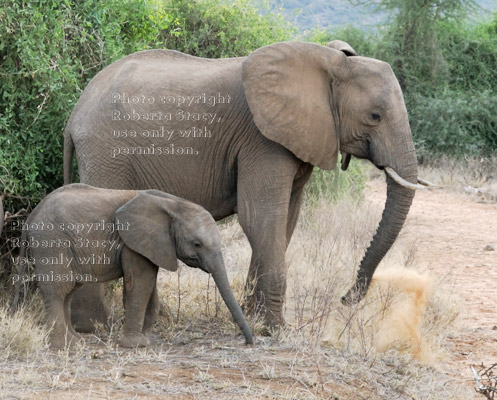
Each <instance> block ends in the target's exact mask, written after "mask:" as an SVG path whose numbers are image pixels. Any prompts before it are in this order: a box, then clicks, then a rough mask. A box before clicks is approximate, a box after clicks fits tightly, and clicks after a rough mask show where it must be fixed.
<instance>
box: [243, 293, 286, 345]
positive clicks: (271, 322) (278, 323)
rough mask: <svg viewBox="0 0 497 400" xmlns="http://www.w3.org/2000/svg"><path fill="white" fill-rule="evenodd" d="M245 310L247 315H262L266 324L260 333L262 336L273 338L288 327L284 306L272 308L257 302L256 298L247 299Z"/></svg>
mask: <svg viewBox="0 0 497 400" xmlns="http://www.w3.org/2000/svg"><path fill="white" fill-rule="evenodd" d="M243 310H244V312H245V313H246V314H250V315H260V316H261V317H262V319H263V323H264V326H263V328H262V331H261V332H260V334H261V335H262V336H273V335H274V334H275V333H276V332H277V331H278V330H279V329H281V328H283V327H284V326H285V325H286V323H285V318H284V317H283V312H282V306H281V307H280V306H277V307H270V306H268V305H266V304H264V303H262V302H260V301H257V299H256V297H255V296H250V297H247V298H246V300H245V304H244V306H243ZM276 310H277V311H276Z"/></svg>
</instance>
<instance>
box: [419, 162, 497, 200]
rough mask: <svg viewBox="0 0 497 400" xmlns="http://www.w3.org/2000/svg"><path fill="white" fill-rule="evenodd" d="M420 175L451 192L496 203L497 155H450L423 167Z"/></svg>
mask: <svg viewBox="0 0 497 400" xmlns="http://www.w3.org/2000/svg"><path fill="white" fill-rule="evenodd" d="M419 173H420V176H422V177H423V178H425V179H427V180H429V181H431V182H433V183H435V184H437V185H439V186H442V187H444V188H447V189H449V190H453V191H458V192H465V193H467V194H468V195H469V196H471V197H473V198H475V199H477V200H479V201H483V202H492V203H495V202H497V156H494V157H490V158H481V157H466V158H464V159H461V160H456V159H453V158H449V157H447V156H443V157H440V158H438V159H433V160H430V161H429V162H427V163H425V164H424V165H423V166H422V167H421V168H420V172H419Z"/></svg>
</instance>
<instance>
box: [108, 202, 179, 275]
mask: <svg viewBox="0 0 497 400" xmlns="http://www.w3.org/2000/svg"><path fill="white" fill-rule="evenodd" d="M165 202H166V200H165V199H163V198H160V197H157V196H153V195H151V194H147V193H139V194H138V195H137V196H136V197H134V198H132V199H131V200H130V201H128V202H127V203H126V204H124V205H123V206H122V207H121V208H119V209H118V210H117V211H116V223H119V227H120V228H121V229H119V235H120V236H121V238H122V240H123V241H124V244H125V245H126V246H128V247H129V248H130V249H131V250H133V251H136V252H137V253H139V254H141V255H142V256H144V257H146V258H148V259H149V260H150V261H151V262H153V263H154V264H155V265H157V266H159V267H161V268H165V269H167V270H169V271H176V270H177V269H178V260H177V258H176V245H175V242H174V238H172V237H171V234H170V226H171V221H172V217H171V216H170V215H169V214H168V212H167V207H166V204H164V203H165Z"/></svg>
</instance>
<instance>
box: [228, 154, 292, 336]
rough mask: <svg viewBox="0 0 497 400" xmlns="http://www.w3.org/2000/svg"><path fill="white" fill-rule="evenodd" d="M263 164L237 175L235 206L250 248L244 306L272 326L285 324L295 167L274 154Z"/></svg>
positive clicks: (288, 160) (269, 326)
mask: <svg viewBox="0 0 497 400" xmlns="http://www.w3.org/2000/svg"><path fill="white" fill-rule="evenodd" d="M273 156H274V154H273ZM263 164H265V165H263V166H262V170H259V171H257V173H254V172H249V171H248V170H246V171H244V173H242V174H240V175H239V181H238V200H237V203H238V204H237V207H238V220H239V222H240V224H241V226H242V228H243V230H244V232H245V234H246V235H247V238H248V240H249V242H250V246H251V247H252V259H251V261H250V269H249V274H248V277H247V283H246V293H247V295H248V297H247V304H246V307H247V308H248V311H250V312H261V313H262V314H263V315H264V319H265V323H266V325H267V327H268V328H270V329H272V328H275V327H278V326H280V325H282V324H284V318H283V303H284V300H285V292H286V275H287V266H286V263H285V253H286V249H287V229H288V211H289V204H290V197H291V192H292V182H293V181H294V178H295V175H296V173H297V170H298V166H297V165H296V163H295V161H294V160H293V159H291V158H290V159H279V160H278V157H277V156H276V157H274V158H273V159H271V160H267V162H266V163H263ZM259 167H261V165H259Z"/></svg>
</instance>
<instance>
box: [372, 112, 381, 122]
mask: <svg viewBox="0 0 497 400" xmlns="http://www.w3.org/2000/svg"><path fill="white" fill-rule="evenodd" d="M371 118H373V119H374V120H375V121H378V122H380V121H381V116H380V114H374V113H373V114H371Z"/></svg>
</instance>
